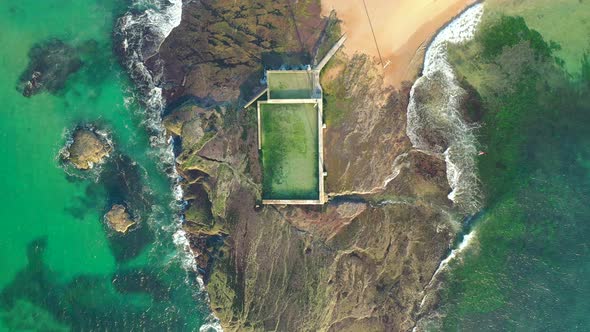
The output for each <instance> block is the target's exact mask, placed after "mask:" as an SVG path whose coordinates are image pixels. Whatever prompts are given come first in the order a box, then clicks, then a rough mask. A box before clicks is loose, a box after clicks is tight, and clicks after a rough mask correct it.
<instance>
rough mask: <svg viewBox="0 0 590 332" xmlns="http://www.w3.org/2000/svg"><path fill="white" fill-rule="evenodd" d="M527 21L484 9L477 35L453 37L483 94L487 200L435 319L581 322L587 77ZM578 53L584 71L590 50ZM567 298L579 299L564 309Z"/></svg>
mask: <svg viewBox="0 0 590 332" xmlns="http://www.w3.org/2000/svg"><path fill="white" fill-rule="evenodd" d="M542 11H544V9H542V8H540V9H539V12H538V13H537V14H539V13H541V12H542ZM531 15H532V14H531ZM541 16H542V15H540V14H539V17H541ZM528 21H529V20H528V19H527V18H526V17H525V19H524V20H523V19H522V18H520V17H507V16H502V15H497V16H495V17H493V19H490V18H488V19H487V21H485V23H486V25H484V26H482V28H481V29H480V31H479V32H478V33H477V34H476V36H475V38H474V40H473V41H470V42H468V43H466V44H464V45H460V46H454V47H452V48H450V54H449V59H450V62H451V63H452V64H453V65H454V67H455V70H456V72H457V74H458V76H459V77H460V79H461V80H462V81H463V85H469V87H470V88H473V89H474V90H476V91H474V93H475V94H477V98H479V99H480V101H481V106H480V109H479V110H478V111H477V112H476V113H477V114H478V116H477V117H478V118H479V120H478V122H479V123H481V125H482V126H481V128H480V129H479V141H480V143H481V146H482V149H485V151H486V152H487V154H486V155H485V156H482V157H481V158H480V160H479V173H480V178H481V180H482V184H483V187H484V190H485V191H486V195H487V206H486V209H485V211H484V212H483V213H482V215H481V216H480V219H479V220H478V221H477V223H476V226H475V229H476V231H477V233H476V234H477V244H476V245H475V246H474V248H473V250H472V251H471V252H469V253H466V254H465V256H464V257H463V259H462V260H460V261H456V262H455V263H454V264H453V269H452V272H451V273H450V275H449V278H448V279H447V284H446V287H445V290H444V291H443V296H442V303H443V311H444V316H445V318H444V320H443V323H442V326H441V327H442V328H441V330H445V331H457V330H465V331H469V330H478V329H481V326H483V325H485V326H487V329H488V330H518V329H519V328H522V327H523V326H526V327H527V329H529V330H543V329H551V330H560V329H564V330H568V329H575V327H576V326H587V325H588V323H589V322H588V318H587V316H585V315H583V314H581V312H587V310H588V308H589V307H590V306H589V304H588V301H587V300H586V299H585V298H584V297H583V296H585V295H587V294H588V292H589V291H590V288H589V287H588V285H586V284H580V283H578V282H577V280H580V279H581V278H584V275H585V274H584V273H585V272H582V271H587V269H588V268H589V265H588V263H587V259H585V258H583V256H584V255H585V254H581V252H582V250H581V249H580V248H582V247H583V246H585V243H586V242H587V237H588V232H589V230H588V226H587V222H586V221H587V216H588V215H589V214H590V208H589V207H588V204H587V203H586V202H587V200H588V197H589V191H588V189H587V188H588V186H589V185H590V177H589V176H588V172H587V161H588V160H590V157H589V156H590V149H588V142H589V139H588V134H587V133H588V131H587V123H588V121H589V114H590V112H589V105H590V99H589V97H588V96H590V93H589V92H590V91H589V87H590V84H588V81H587V80H588V79H587V76H585V75H581V76H580V77H576V76H572V75H570V73H569V72H568V68H567V66H565V67H564V63H563V61H562V60H561V59H560V58H559V56H560V55H561V54H562V53H560V49H559V48H558V47H556V44H555V43H552V42H551V39H549V38H548V36H547V35H546V33H544V32H543V31H540V32H537V31H536V30H535V29H533V28H532V27H531V28H529V27H528V26H527V24H528ZM555 23H556V22H555V21H554V22H550V21H547V22H544V25H545V26H548V25H550V24H555ZM556 25H558V24H556ZM562 46H565V47H566V48H567V47H571V45H565V44H564V45H562ZM578 51H581V50H578ZM580 63H582V69H581V72H582V73H583V72H584V71H585V70H587V67H588V64H587V60H586V59H585V58H583V57H582V59H580ZM468 90H471V89H468ZM583 251H584V252H585V251H586V250H585V249H584V250H583ZM582 294H583V295H582ZM572 302H575V303H576V306H577V308H579V309H577V310H571V305H570V303H572Z"/></svg>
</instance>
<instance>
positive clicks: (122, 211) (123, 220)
mask: <svg viewBox="0 0 590 332" xmlns="http://www.w3.org/2000/svg"><path fill="white" fill-rule="evenodd" d="M104 218H105V220H106V222H107V223H108V224H109V226H110V227H111V228H112V229H114V230H115V231H117V232H119V233H127V231H128V230H129V228H130V227H131V226H133V225H135V224H136V223H137V222H136V221H135V220H133V218H132V217H131V215H130V214H129V212H127V208H126V207H125V206H123V205H121V204H115V205H113V207H112V208H111V210H110V211H109V212H107V214H105V216H104Z"/></svg>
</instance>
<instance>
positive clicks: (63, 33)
mask: <svg viewBox="0 0 590 332" xmlns="http://www.w3.org/2000/svg"><path fill="white" fill-rule="evenodd" d="M123 6H124V5H123V4H121V3H120V2H118V1H111V0H108V1H93V0H76V1H63V0H44V1H32V0H26V1H18V2H14V1H11V2H8V1H4V2H2V3H0V31H1V33H0V45H2V47H3V50H2V52H0V68H2V71H1V72H2V75H1V76H0V100H1V101H2V110H1V111H0V155H2V156H3V160H2V163H0V174H1V175H0V197H2V207H1V208H0V222H1V223H2V224H1V225H2V228H1V232H0V252H1V255H0V266H1V268H2V271H1V273H0V289H1V292H2V293H1V296H0V327H2V329H5V330H51V329H53V328H55V329H58V327H63V328H66V329H67V328H70V329H74V330H79V329H84V330H89V329H99V330H104V329H110V330H130V329H131V328H134V327H135V328H139V327H141V328H143V329H147V330H151V329H154V330H161V329H164V328H172V329H176V330H194V329H198V327H199V326H200V325H201V324H202V323H203V322H204V320H205V317H206V316H207V315H208V313H207V309H206V305H205V302H204V301H205V300H204V297H203V294H201V292H200V291H199V290H198V285H197V283H196V279H195V278H196V276H195V275H194V274H192V273H188V272H186V271H185V270H184V269H183V268H182V266H181V262H180V260H181V258H180V256H179V254H178V252H177V250H176V248H175V246H174V244H173V243H172V233H173V231H174V225H175V221H174V218H173V213H174V211H173V209H172V208H171V207H170V202H172V200H173V197H172V195H171V190H170V189H171V183H170V180H169V179H168V177H167V176H166V175H165V174H164V173H163V172H162V170H161V169H160V168H159V167H158V164H159V163H160V161H159V160H158V157H157V154H156V153H154V151H153V150H152V149H151V148H150V146H149V144H148V142H149V141H148V135H147V133H146V131H145V130H144V127H143V126H142V125H141V124H140V123H141V120H142V119H143V116H142V114H141V110H140V108H139V106H137V105H135V104H133V103H130V105H127V106H126V105H125V103H124V100H125V98H126V97H130V96H131V92H130V91H131V85H130V83H129V82H128V80H127V76H126V74H125V73H124V71H123V70H122V69H121V68H120V66H119V65H118V63H117V61H116V58H115V57H114V54H113V52H112V45H111V33H112V29H113V23H114V20H115V19H116V17H118V15H120V14H122V13H123V12H124V10H125V9H126V8H125V7H123ZM48 38H59V39H61V40H63V41H64V42H66V43H68V44H70V45H71V46H73V47H76V48H77V49H78V51H79V53H80V56H81V58H82V61H83V63H84V64H83V67H82V68H81V69H80V70H79V71H78V72H76V73H75V74H73V75H71V76H70V78H69V79H68V81H67V85H66V87H65V89H63V91H61V92H60V93H58V94H57V95H52V94H49V93H42V94H38V95H34V96H32V97H31V98H25V97H23V96H22V95H21V94H20V93H19V92H18V91H17V90H16V88H15V87H16V84H17V82H18V79H19V76H20V75H21V73H22V72H23V71H24V70H25V68H26V67H27V64H28V62H29V59H28V56H27V54H28V52H29V49H30V48H31V47H32V46H33V45H34V44H35V43H38V42H41V41H44V40H46V39H48ZM83 123H94V124H98V125H99V126H100V127H101V128H102V129H106V130H107V131H108V132H109V133H110V134H111V136H112V138H113V140H114V143H115V150H116V153H117V154H119V153H120V154H124V155H126V156H128V157H129V158H130V159H131V160H133V161H134V162H137V165H139V170H140V171H139V174H140V177H141V183H142V184H141V185H142V186H143V187H144V188H145V189H146V191H150V192H151V193H152V194H151V201H150V204H152V205H153V206H154V208H153V211H151V213H150V216H151V218H149V220H148V218H144V219H145V220H144V221H143V224H142V226H141V228H140V230H138V231H135V232H132V234H133V235H130V237H129V238H123V239H121V238H117V237H116V236H114V235H113V234H112V231H110V230H109V229H107V228H106V227H105V226H104V224H103V221H102V216H103V214H104V213H105V212H106V208H107V203H108V201H109V199H110V195H112V193H109V190H108V189H107V188H106V187H105V186H103V185H102V184H101V183H100V182H99V183H96V182H95V181H94V179H75V178H74V179H72V178H71V177H68V176H66V173H65V172H64V169H62V168H61V167H60V163H59V161H58V160H57V158H56V156H57V154H58V152H59V150H60V149H61V147H62V146H63V144H64V142H65V137H66V130H69V129H72V128H74V127H75V126H76V125H78V124H83ZM145 217H147V215H146V216H145ZM127 239H128V240H127ZM122 257H123V258H122ZM117 278H118V281H116V282H115V281H114V280H115V279H117ZM121 280H123V281H121ZM140 280H143V282H140ZM146 280H147V281H146ZM117 282H119V283H117ZM114 284H117V285H119V287H118V288H116V287H115V286H114Z"/></svg>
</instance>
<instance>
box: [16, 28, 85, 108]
mask: <svg viewBox="0 0 590 332" xmlns="http://www.w3.org/2000/svg"><path fill="white" fill-rule="evenodd" d="M81 66H82V61H81V60H80V57H79V55H78V52H77V50H76V49H75V48H73V47H72V46H70V45H68V44H66V43H64V42H63V41H61V40H59V39H50V40H47V41H44V42H42V43H39V44H36V45H34V46H33V47H32V48H31V50H30V51H29V65H28V66H27V69H25V71H24V72H23V73H22V74H21V77H20V79H19V83H18V85H17V90H18V91H20V92H21V93H22V94H23V96H25V97H30V96H32V95H34V94H37V93H40V92H42V91H48V92H49V93H53V94H55V93H57V92H59V91H60V90H61V89H63V87H64V86H65V84H66V81H67V79H68V77H69V76H70V74H72V73H74V72H76V71H78V69H80V67H81Z"/></svg>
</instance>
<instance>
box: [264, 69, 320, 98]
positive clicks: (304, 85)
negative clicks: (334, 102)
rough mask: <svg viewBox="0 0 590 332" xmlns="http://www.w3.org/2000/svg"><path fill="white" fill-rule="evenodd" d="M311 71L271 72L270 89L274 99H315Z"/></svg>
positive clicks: (269, 77)
mask: <svg viewBox="0 0 590 332" xmlns="http://www.w3.org/2000/svg"><path fill="white" fill-rule="evenodd" d="M313 75H314V74H313V72H312V71H311V70H310V71H292V70H289V71H269V72H268V77H267V79H268V88H269V91H270V92H269V94H270V98H272V99H308V98H312V97H313V88H314V78H313Z"/></svg>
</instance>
